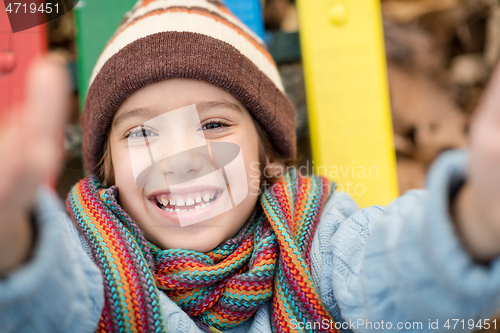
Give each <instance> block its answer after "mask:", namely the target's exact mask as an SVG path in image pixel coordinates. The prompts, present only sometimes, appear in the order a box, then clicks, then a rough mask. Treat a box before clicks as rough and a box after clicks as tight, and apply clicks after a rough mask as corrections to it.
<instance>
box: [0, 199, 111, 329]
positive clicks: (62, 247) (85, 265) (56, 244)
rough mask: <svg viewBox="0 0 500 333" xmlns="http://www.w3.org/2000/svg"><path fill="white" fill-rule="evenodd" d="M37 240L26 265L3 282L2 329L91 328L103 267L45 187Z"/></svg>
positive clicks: (100, 299)
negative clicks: (85, 245) (89, 254)
mask: <svg viewBox="0 0 500 333" xmlns="http://www.w3.org/2000/svg"><path fill="white" fill-rule="evenodd" d="M35 225H36V241H35V245H34V249H33V253H32V257H31V259H30V260H29V262H27V263H26V264H25V265H23V266H22V267H20V268H19V269H17V270H16V271H14V272H12V273H11V274H10V275H8V276H7V277H5V278H3V279H1V280H0V327H2V329H1V330H2V332H92V331H95V330H96V328H97V324H98V322H99V318H100V315H101V311H102V308H103V304H104V296H103V285H102V277H101V273H100V271H99V269H98V268H97V266H96V265H95V264H94V262H93V261H92V260H91V259H90V258H89V256H88V254H87V253H86V252H85V250H84V249H83V248H82V246H81V244H79V243H80V241H79V238H78V232H77V231H76V228H75V227H74V226H73V224H72V223H71V222H70V221H69V218H68V216H67V215H66V213H64V212H63V210H62V207H61V204H60V202H59V201H57V199H56V198H55V196H54V195H53V194H52V193H49V192H48V191H47V190H40V191H39V194H38V208H37V210H36V213H35Z"/></svg>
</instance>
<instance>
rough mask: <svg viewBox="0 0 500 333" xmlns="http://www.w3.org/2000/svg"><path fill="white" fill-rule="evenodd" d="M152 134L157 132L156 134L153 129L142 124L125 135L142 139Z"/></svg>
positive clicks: (154, 134)
mask: <svg viewBox="0 0 500 333" xmlns="http://www.w3.org/2000/svg"><path fill="white" fill-rule="evenodd" d="M153 136H158V134H156V133H155V132H154V131H153V130H151V129H149V128H146V127H143V126H140V127H136V128H134V129H133V130H131V131H130V132H128V133H127V134H126V135H125V137H126V138H130V139H142V138H149V137H153Z"/></svg>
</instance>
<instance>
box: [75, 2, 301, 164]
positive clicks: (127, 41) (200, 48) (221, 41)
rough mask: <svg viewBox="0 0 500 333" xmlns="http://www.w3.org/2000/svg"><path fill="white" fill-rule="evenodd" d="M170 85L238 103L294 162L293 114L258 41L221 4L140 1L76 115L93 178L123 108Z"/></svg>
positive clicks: (106, 54) (109, 47)
mask: <svg viewBox="0 0 500 333" xmlns="http://www.w3.org/2000/svg"><path fill="white" fill-rule="evenodd" d="M170 78H187V79H194V80H204V81H207V82H209V83H212V84H215V85H217V86H219V87H221V88H222V89H225V90H226V91H228V92H230V93H231V94H232V95H233V96H235V97H236V98H238V99H239V100H240V101H241V102H242V103H243V105H245V106H246V107H247V109H248V110H249V111H250V112H251V113H252V114H253V115H254V117H255V118H256V119H257V121H258V122H259V123H260V124H262V126H263V128H264V129H265V130H266V132H267V134H268V135H269V137H270V139H271V142H272V144H273V145H274V146H275V147H276V149H277V152H278V153H280V155H282V156H284V157H288V158H294V157H295V153H296V152H295V148H296V144H295V110H294V108H293V106H292V105H291V103H290V101H289V100H288V99H287V97H286V96H285V93H284V89H283V85H282V83H281V79H280V76H279V73H278V69H277V67H276V64H275V63H274V61H273V59H272V58H271V55H270V54H269V52H268V51H267V49H266V47H265V45H264V43H263V42H262V40H261V39H260V38H259V37H258V36H257V35H255V34H254V33H253V32H252V31H251V30H250V29H248V28H247V27H246V26H245V25H244V24H243V23H242V22H241V21H240V20H239V19H238V18H236V17H235V16H234V15H233V14H232V13H231V12H230V11H229V10H228V9H227V8H226V7H225V6H224V5H223V4H222V3H221V2H219V1H213V0H212V1H211V0H141V1H139V2H138V3H137V4H136V5H135V6H134V8H133V9H132V11H131V12H129V13H128V14H127V15H126V16H125V18H124V20H123V22H122V24H121V25H120V26H119V28H118V30H117V32H116V33H115V35H114V36H113V38H112V39H111V40H110V42H109V43H108V45H107V46H106V48H105V49H104V51H103V52H102V54H101V56H100V58H99V60H98V61H97V64H96V66H95V68H94V72H93V74H92V77H91V79H90V87H89V91H88V94H87V99H86V101H85V107H84V110H83V118H82V127H83V153H84V162H85V167H86V168H87V171H88V172H90V173H95V172H96V171H97V165H98V163H99V160H100V158H101V156H102V154H103V147H104V143H105V140H106V137H107V133H108V131H109V128H110V124H111V120H112V119H113V116H114V114H115V112H116V111H117V110H118V108H119V106H120V105H121V104H122V103H123V101H124V100H125V99H126V98H127V97H128V96H129V95H131V94H132V93H133V92H135V91H136V90H138V89H140V88H142V87H144V86H146V85H147V84H150V83H154V82H158V81H162V80H167V79H170Z"/></svg>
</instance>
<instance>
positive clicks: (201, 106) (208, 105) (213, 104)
mask: <svg viewBox="0 0 500 333" xmlns="http://www.w3.org/2000/svg"><path fill="white" fill-rule="evenodd" d="M195 104H196V108H197V109H198V111H200V112H201V111H206V110H210V109H213V108H217V107H225V108H228V109H231V110H234V111H237V112H239V113H242V112H243V110H242V109H241V108H240V107H239V106H238V104H235V103H231V102H227V101H202V102H198V103H195ZM158 114H159V113H158V110H156V109H151V108H137V109H132V110H130V111H127V112H125V113H123V114H121V115H119V116H118V117H116V119H115V121H114V122H113V127H116V126H118V125H119V124H120V123H122V122H124V121H125V120H126V119H128V118H134V117H139V116H140V117H143V118H148V119H150V118H153V117H155V116H157V115H158Z"/></svg>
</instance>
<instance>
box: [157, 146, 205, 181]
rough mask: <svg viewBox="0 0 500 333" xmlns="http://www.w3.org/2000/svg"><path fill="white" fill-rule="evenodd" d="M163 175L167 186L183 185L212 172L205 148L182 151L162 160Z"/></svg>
mask: <svg viewBox="0 0 500 333" xmlns="http://www.w3.org/2000/svg"><path fill="white" fill-rule="evenodd" d="M162 168H163V174H164V175H165V176H166V177H167V182H168V184H169V185H176V184H180V183H184V182H187V181H190V180H193V179H196V178H198V177H201V176H204V175H206V174H208V173H210V172H211V171H212V167H211V162H210V156H209V153H208V147H207V146H201V147H196V148H192V149H189V150H185V151H182V152H180V153H177V154H175V155H172V156H169V157H166V158H164V159H163V160H162Z"/></svg>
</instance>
